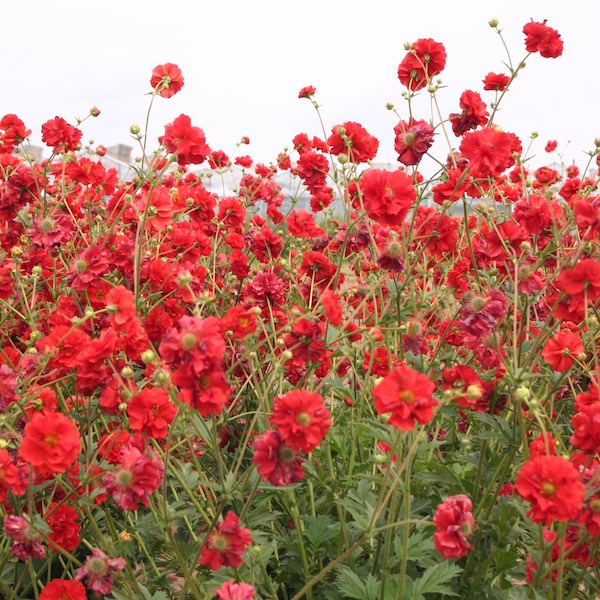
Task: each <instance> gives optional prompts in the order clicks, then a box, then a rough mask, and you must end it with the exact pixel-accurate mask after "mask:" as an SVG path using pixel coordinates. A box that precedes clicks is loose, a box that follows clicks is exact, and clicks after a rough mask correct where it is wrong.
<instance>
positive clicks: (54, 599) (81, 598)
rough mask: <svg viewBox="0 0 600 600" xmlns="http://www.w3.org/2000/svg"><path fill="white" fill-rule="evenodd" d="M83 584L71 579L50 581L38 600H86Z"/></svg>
mask: <svg viewBox="0 0 600 600" xmlns="http://www.w3.org/2000/svg"><path fill="white" fill-rule="evenodd" d="M86 598H87V594H86V593H85V587H84V586H83V583H80V582H79V581H75V580H71V579H52V580H51V581H49V582H48V583H47V584H46V586H45V587H44V589H43V590H42V592H41V594H40V598H39V600H86Z"/></svg>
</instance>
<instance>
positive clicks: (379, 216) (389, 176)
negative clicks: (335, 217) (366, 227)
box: [350, 169, 417, 225]
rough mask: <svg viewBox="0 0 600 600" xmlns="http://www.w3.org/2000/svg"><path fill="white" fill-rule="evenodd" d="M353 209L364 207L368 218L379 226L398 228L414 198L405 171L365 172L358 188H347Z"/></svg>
mask: <svg viewBox="0 0 600 600" xmlns="http://www.w3.org/2000/svg"><path fill="white" fill-rule="evenodd" d="M350 191H351V193H352V192H354V193H353V196H354V199H353V202H352V204H353V206H354V207H355V208H357V209H360V208H361V207H362V206H363V205H364V208H365V210H366V211H367V214H368V215H369V217H370V218H371V219H373V220H374V221H377V222H378V223H381V224H382V225H401V224H402V223H403V222H404V219H405V218H406V215H407V213H408V211H409V210H410V208H411V206H412V205H413V204H414V202H415V200H416V199H417V191H416V190H415V187H414V185H413V182H412V179H411V178H410V177H409V176H408V175H407V174H406V173H404V171H386V170H383V169H368V170H367V171H365V172H364V173H363V174H362V176H361V178H360V182H359V187H358V188H357V187H356V186H355V185H354V184H351V185H350Z"/></svg>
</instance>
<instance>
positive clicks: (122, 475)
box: [116, 469, 133, 488]
mask: <svg viewBox="0 0 600 600" xmlns="http://www.w3.org/2000/svg"><path fill="white" fill-rule="evenodd" d="M116 480H117V485H118V486H119V487H121V488H128V487H130V486H131V484H132V482H133V473H132V472H131V471H130V470H129V469H121V470H120V471H119V472H118V473H117V477H116Z"/></svg>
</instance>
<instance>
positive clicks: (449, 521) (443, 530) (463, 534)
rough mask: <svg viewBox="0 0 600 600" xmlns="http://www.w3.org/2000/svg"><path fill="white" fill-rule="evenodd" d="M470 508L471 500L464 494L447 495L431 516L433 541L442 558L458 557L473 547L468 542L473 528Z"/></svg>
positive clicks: (471, 505) (464, 554) (471, 506)
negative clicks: (433, 529) (433, 530)
mask: <svg viewBox="0 0 600 600" xmlns="http://www.w3.org/2000/svg"><path fill="white" fill-rule="evenodd" d="M472 509H473V504H472V503H471V500H470V499H469V498H468V497H467V496H465V495H464V494H460V495H458V496H449V497H448V498H446V500H444V502H442V503H441V504H440V505H438V507H437V509H436V511H435V515H434V517H433V524H434V525H435V527H436V532H435V534H434V536H433V541H434V543H435V548H436V550H437V551H438V552H439V553H440V554H441V555H442V556H443V557H444V558H460V557H461V556H466V555H467V554H468V553H469V550H472V549H473V546H472V545H471V544H470V543H469V538H470V537H471V535H472V534H473V531H474V528H475V519H474V518H473V513H472V512H471V510H472Z"/></svg>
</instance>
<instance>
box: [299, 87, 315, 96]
mask: <svg viewBox="0 0 600 600" xmlns="http://www.w3.org/2000/svg"><path fill="white" fill-rule="evenodd" d="M316 93H317V89H316V88H315V86H313V85H306V86H304V87H303V88H301V89H300V91H299V92H298V98H310V97H311V96H314V95H315V94H316Z"/></svg>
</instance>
